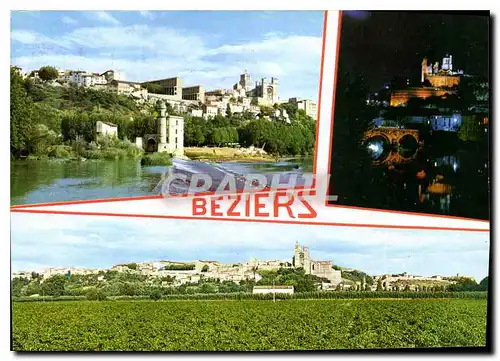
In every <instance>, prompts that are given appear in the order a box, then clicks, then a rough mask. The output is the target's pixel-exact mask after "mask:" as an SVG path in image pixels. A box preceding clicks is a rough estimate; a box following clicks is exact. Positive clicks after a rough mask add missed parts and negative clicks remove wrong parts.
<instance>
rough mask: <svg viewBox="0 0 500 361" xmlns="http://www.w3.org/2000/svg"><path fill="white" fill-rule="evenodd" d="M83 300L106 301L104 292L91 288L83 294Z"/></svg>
mask: <svg viewBox="0 0 500 361" xmlns="http://www.w3.org/2000/svg"><path fill="white" fill-rule="evenodd" d="M85 298H86V299H87V300H89V301H104V300H106V299H107V297H106V295H105V294H104V292H103V291H102V290H101V289H99V288H91V289H89V290H88V291H87V293H86V294H85Z"/></svg>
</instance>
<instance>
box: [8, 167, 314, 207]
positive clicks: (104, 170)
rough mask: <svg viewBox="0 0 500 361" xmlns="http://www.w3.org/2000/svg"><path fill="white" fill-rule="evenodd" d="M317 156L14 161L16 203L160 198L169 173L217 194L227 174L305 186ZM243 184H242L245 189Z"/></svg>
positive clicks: (177, 187) (180, 187) (181, 188)
mask: <svg viewBox="0 0 500 361" xmlns="http://www.w3.org/2000/svg"><path fill="white" fill-rule="evenodd" d="M312 171H313V160H312V158H300V159H292V160H287V161H282V162H218V163H206V162H201V161H188V160H180V159H176V160H174V165H173V166H170V167H166V166H141V164H140V162H139V161H136V160H116V161H84V162H76V161H56V160H19V161H13V162H11V205H19V204H33V203H47V202H59V201H73V200H91V199H103V198H117V197H133V196H143V195H154V194H159V193H160V192H161V184H160V182H161V180H162V178H164V176H165V174H168V173H169V172H170V173H172V172H174V173H181V174H185V175H187V177H188V178H189V177H191V176H192V175H193V174H195V173H203V174H208V175H210V177H211V178H212V179H213V183H212V186H211V187H210V189H209V190H215V189H216V188H217V187H218V185H219V182H220V181H221V180H222V179H223V178H224V176H225V175H226V174H230V175H234V176H235V178H237V179H239V180H240V182H244V180H245V177H246V176H247V175H248V174H255V173H259V174H263V175H265V176H266V178H267V179H270V178H271V177H272V175H274V174H277V173H278V174H280V177H281V180H280V182H282V183H283V182H286V181H287V177H289V176H290V175H292V174H296V175H297V177H298V179H299V182H304V177H307V176H308V175H310V174H312ZM242 185H243V183H238V184H237V186H238V187H239V188H241V187H242ZM188 187H189V184H188V183H181V182H174V184H173V185H172V186H171V188H170V192H172V190H173V192H176V193H182V192H185V191H187V189H188Z"/></svg>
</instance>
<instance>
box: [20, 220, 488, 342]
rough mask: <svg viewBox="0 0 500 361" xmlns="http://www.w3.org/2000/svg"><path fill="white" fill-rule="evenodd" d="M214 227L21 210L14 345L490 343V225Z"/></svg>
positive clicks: (204, 223) (227, 224) (209, 223)
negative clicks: (464, 228) (486, 228)
mask: <svg viewBox="0 0 500 361" xmlns="http://www.w3.org/2000/svg"><path fill="white" fill-rule="evenodd" d="M21 225H28V226H25V227H22V226H21ZM214 225H215V223H214V222H213V221H198V220H197V221H194V220H191V221H187V220H183V221H181V220H165V219H156V220H154V219H151V220H147V221H145V220H144V219H139V218H138V219H134V218H121V217H99V216H87V217H79V216H72V215H42V214H22V213H13V226H12V227H13V233H12V276H11V279H12V281H11V282H12V301H13V348H14V349H15V350H135V351H138V350H192V351H200V350H316V349H317V350H326V349H350V348H352V349H359V348H419V347H447V346H448V347H452V346H484V345H485V342H486V315H487V291H488V274H489V266H488V263H489V240H488V233H486V232H483V233H479V232H450V231H442V232H435V231H434V232H432V231H423V230H420V231H415V230H380V229H368V228H367V229H364V228H363V229H355V227H335V228H330V227H327V228H321V227H316V226H305V225H279V224H261V225H259V227H255V225H252V224H249V223H239V222H217V227H214ZM325 230H327V231H328V232H325ZM208 235H209V236H208ZM40 244H43V245H44V247H42V248H41V249H40V247H39V246H37V245H40ZM34 249H37V250H36V251H34ZM318 328H320V329H322V330H324V332H319V333H318V332H317V329H318ZM49 330H53V331H49ZM54 330H57V331H54ZM124 330H126V331H124ZM139 335H140V336H139ZM204 335H205V336H204ZM206 335H210V337H207V336H206Z"/></svg>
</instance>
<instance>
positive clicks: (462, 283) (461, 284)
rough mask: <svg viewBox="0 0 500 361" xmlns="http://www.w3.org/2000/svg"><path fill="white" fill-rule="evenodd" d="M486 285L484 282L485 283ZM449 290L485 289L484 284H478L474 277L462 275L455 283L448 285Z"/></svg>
mask: <svg viewBox="0 0 500 361" xmlns="http://www.w3.org/2000/svg"><path fill="white" fill-rule="evenodd" d="M487 282H488V281H486V283H487ZM483 285H484V284H483ZM448 290H449V291H452V292H470V291H483V290H484V289H483V286H481V285H480V284H477V282H476V281H475V280H473V279H470V278H467V277H460V278H459V279H458V280H456V283H455V284H452V285H450V286H448Z"/></svg>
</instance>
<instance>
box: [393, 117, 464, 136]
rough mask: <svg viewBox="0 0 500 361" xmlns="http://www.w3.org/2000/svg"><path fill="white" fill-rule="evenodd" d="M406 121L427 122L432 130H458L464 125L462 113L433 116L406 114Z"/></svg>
mask: <svg viewBox="0 0 500 361" xmlns="http://www.w3.org/2000/svg"><path fill="white" fill-rule="evenodd" d="M403 121H404V122H406V123H418V124H427V125H428V126H430V127H431V129H432V130H440V131H446V132H457V131H458V130H459V129H460V127H461V125H462V114H458V113H455V114H438V115H431V116H406V117H404V118H403Z"/></svg>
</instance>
